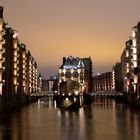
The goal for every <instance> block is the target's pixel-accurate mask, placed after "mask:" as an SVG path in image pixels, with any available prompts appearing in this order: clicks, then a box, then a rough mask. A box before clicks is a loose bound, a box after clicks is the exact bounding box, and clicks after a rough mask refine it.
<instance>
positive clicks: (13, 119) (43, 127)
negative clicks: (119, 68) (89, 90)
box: [0, 100, 140, 140]
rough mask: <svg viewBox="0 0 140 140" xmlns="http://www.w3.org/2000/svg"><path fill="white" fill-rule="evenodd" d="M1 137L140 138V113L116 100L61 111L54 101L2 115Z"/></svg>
mask: <svg viewBox="0 0 140 140" xmlns="http://www.w3.org/2000/svg"><path fill="white" fill-rule="evenodd" d="M0 140H140V112H139V111H138V110H134V109H132V108H130V107H128V106H126V105H123V104H116V103H115V101H114V100H97V101H96V102H94V103H93V104H92V105H91V106H85V107H83V108H80V109H79V111H76V112H71V111H60V109H59V108H56V102H52V100H46V101H39V102H38V103H34V104H31V105H29V106H25V107H24V108H22V109H21V110H20V111H19V112H18V113H12V114H0Z"/></svg>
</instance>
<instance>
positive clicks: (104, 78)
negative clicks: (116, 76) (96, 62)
mask: <svg viewBox="0 0 140 140" xmlns="http://www.w3.org/2000/svg"><path fill="white" fill-rule="evenodd" d="M112 90H113V88H112V72H106V73H102V74H100V75H97V76H94V77H93V91H94V92H97V91H112Z"/></svg>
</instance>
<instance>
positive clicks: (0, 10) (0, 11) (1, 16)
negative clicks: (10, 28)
mask: <svg viewBox="0 0 140 140" xmlns="http://www.w3.org/2000/svg"><path fill="white" fill-rule="evenodd" d="M0 18H3V7H2V6H0Z"/></svg>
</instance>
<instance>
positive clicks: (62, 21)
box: [0, 0, 140, 78]
mask: <svg viewBox="0 0 140 140" xmlns="http://www.w3.org/2000/svg"><path fill="white" fill-rule="evenodd" d="M0 5H1V6H3V7H4V19H5V20H7V21H8V23H9V26H11V27H13V28H14V29H16V30H17V31H18V33H19V38H20V40H21V41H23V42H24V43H25V44H26V46H27V48H28V49H29V50H30V51H31V54H32V56H33V57H34V58H35V60H36V61H37V63H38V68H39V70H40V72H41V74H42V76H43V77H44V78H48V77H49V76H50V75H54V74H57V71H58V68H59V66H60V65H61V64H62V57H63V56H66V57H68V56H70V55H72V56H74V57H77V56H78V57H89V56H90V57H91V58H92V61H93V73H94V75H96V74H97V72H99V73H102V72H107V71H111V69H112V65H113V64H114V63H115V62H117V61H119V58H120V55H121V53H122V51H123V49H124V47H125V41H126V40H127V39H128V38H129V36H130V34H131V28H132V27H133V26H135V25H136V24H137V22H138V21H139V20H140V0H0Z"/></svg>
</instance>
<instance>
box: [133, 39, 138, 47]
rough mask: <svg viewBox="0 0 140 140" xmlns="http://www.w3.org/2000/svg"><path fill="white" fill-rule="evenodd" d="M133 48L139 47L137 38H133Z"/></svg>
mask: <svg viewBox="0 0 140 140" xmlns="http://www.w3.org/2000/svg"><path fill="white" fill-rule="evenodd" d="M132 41H133V46H134V47H135V46H136V45H137V41H136V39H135V38H133V40H132Z"/></svg>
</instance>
